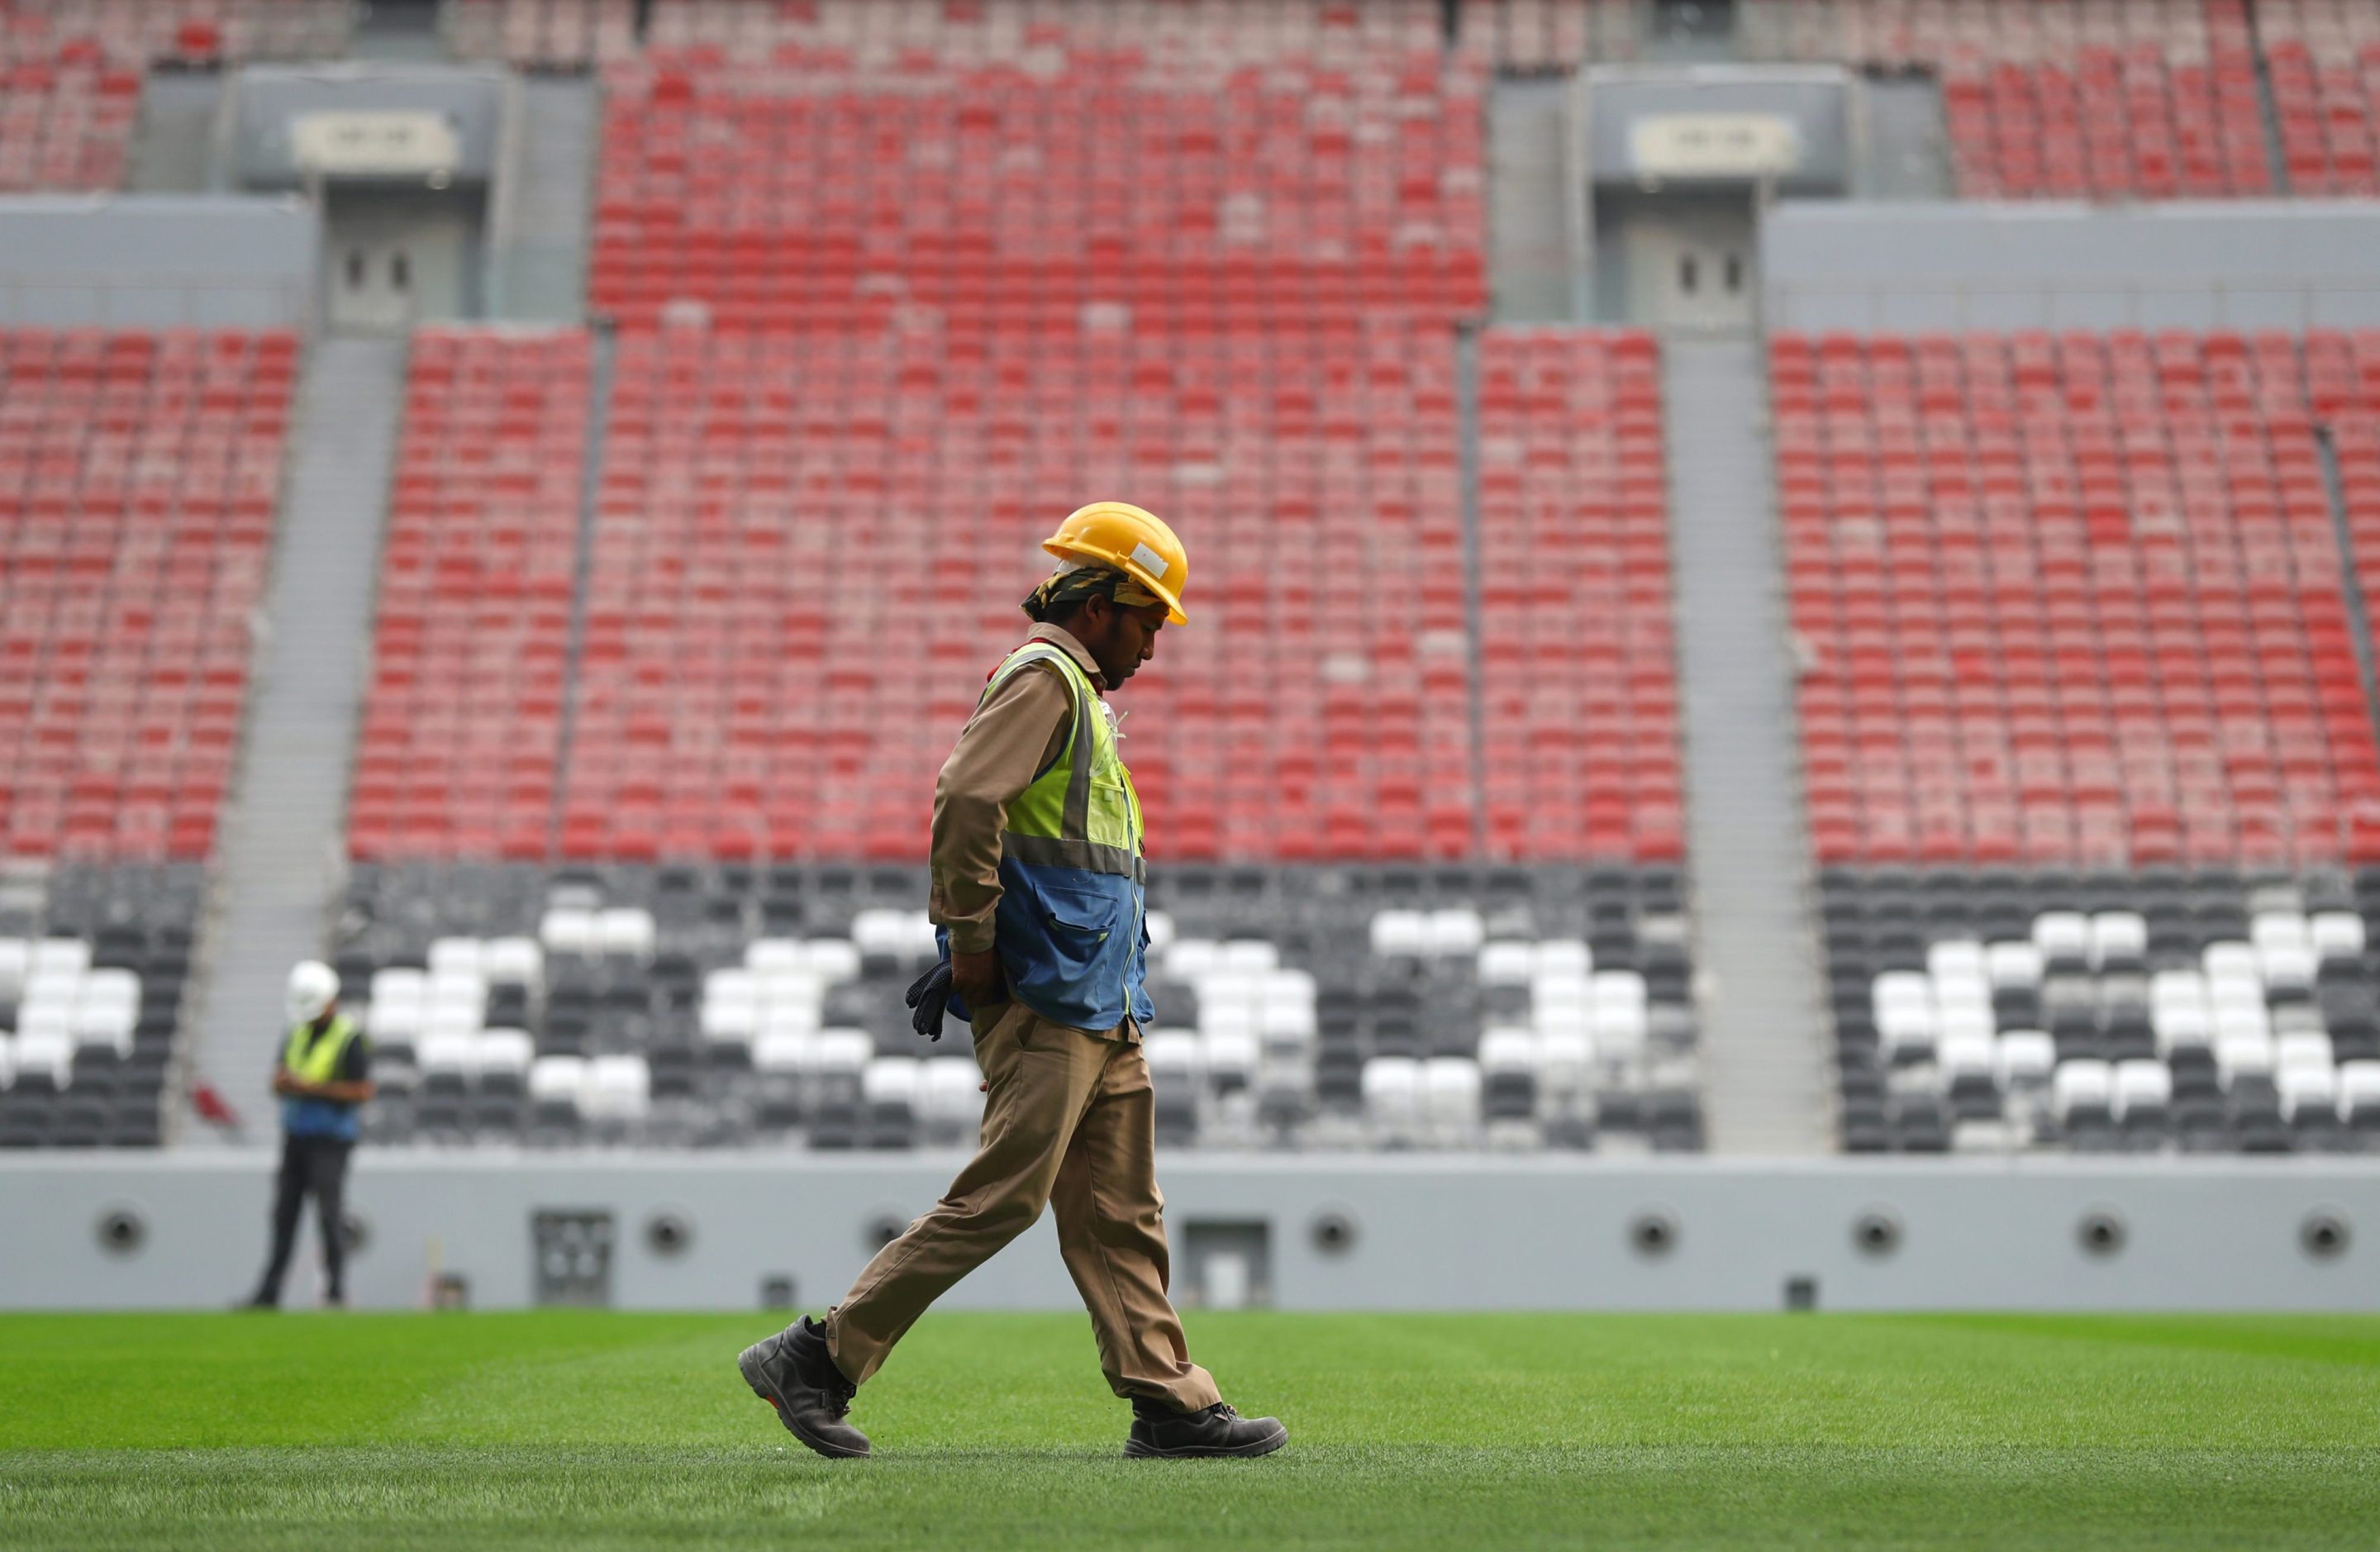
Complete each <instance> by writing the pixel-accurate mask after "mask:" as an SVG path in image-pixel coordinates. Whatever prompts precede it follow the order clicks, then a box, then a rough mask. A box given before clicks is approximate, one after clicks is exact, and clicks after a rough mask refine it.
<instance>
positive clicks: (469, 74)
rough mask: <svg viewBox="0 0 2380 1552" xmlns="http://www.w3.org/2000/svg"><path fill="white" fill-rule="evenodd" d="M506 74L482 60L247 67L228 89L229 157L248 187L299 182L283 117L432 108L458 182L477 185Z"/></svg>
mask: <svg viewBox="0 0 2380 1552" xmlns="http://www.w3.org/2000/svg"><path fill="white" fill-rule="evenodd" d="M510 80H511V78H510V76H509V75H507V74H506V73H505V72H504V70H503V69H501V68H499V67H495V66H490V65H444V66H440V65H252V66H249V67H248V68H247V69H244V70H242V71H241V72H240V73H239V79H238V82H237V86H236V87H235V89H234V90H235V91H236V92H237V101H236V103H235V106H234V109H233V115H234V116H233V124H232V137H231V139H232V143H231V148H230V151H231V161H232V166H233V169H234V175H233V176H234V178H235V180H236V181H237V183H238V184H239V185H240V186H241V187H243V188H295V187H297V185H298V184H299V183H300V182H301V181H302V175H301V174H300V172H299V170H298V168H297V164H296V162H295V160H294V157H293V154H292V148H291V142H290V135H289V123H290V120H291V119H292V118H293V117H295V116H296V115H299V114H307V113H383V112H395V111H413V112H427V113H436V114H439V115H443V117H444V118H445V119H446V120H447V122H448V123H449V124H450V125H452V126H453V127H454V129H455V137H456V139H457V141H458V142H459V150H460V152H461V158H460V160H459V161H458V162H457V163H456V164H455V167H454V168H453V169H452V176H453V177H454V178H455V181H456V182H458V183H481V182H485V181H487V179H488V178H489V177H491V176H492V175H493V173H494V170H495V167H496V165H497V159H498V147H499V141H500V139H501V137H502V135H503V131H504V96H505V92H506V91H507V89H508V86H509V83H510Z"/></svg>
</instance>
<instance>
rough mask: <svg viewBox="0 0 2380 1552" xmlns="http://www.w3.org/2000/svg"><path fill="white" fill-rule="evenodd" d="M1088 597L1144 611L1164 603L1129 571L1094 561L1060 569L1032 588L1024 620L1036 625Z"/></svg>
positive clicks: (1026, 604)
mask: <svg viewBox="0 0 2380 1552" xmlns="http://www.w3.org/2000/svg"><path fill="white" fill-rule="evenodd" d="M1089 598H1103V599H1112V600H1114V601H1115V602H1117V603H1118V604H1121V605H1122V606H1123V607H1124V608H1126V609H1145V608H1147V607H1148V606H1150V605H1151V604H1154V605H1157V606H1158V607H1160V608H1162V607H1163V606H1164V603H1165V600H1163V599H1161V598H1159V597H1158V596H1157V595H1156V594H1155V593H1152V592H1150V591H1149V590H1148V589H1147V588H1144V587H1142V586H1141V585H1140V584H1139V582H1138V581H1136V580H1135V579H1134V577H1133V576H1132V575H1131V573H1129V572H1124V571H1119V570H1118V569H1117V568H1115V567H1114V566H1111V565H1100V564H1097V563H1095V562H1093V563H1083V564H1075V565H1068V566H1060V567H1059V568H1058V569H1057V570H1056V571H1055V572H1052V573H1051V574H1050V579H1049V580H1048V581H1046V582H1044V583H1042V584H1041V586H1039V587H1038V588H1034V589H1033V593H1032V596H1031V597H1029V598H1027V599H1026V600H1025V617H1026V619H1028V620H1030V621H1032V622H1033V623H1034V624H1040V623H1041V622H1042V621H1044V620H1046V619H1048V618H1049V617H1050V612H1051V611H1052V610H1055V609H1058V608H1060V607H1061V606H1062V605H1065V604H1069V603H1075V602H1077V601H1079V600H1083V599H1089Z"/></svg>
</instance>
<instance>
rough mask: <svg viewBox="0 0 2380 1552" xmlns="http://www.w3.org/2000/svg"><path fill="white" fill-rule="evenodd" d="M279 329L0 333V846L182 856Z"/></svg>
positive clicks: (213, 704)
mask: <svg viewBox="0 0 2380 1552" xmlns="http://www.w3.org/2000/svg"><path fill="white" fill-rule="evenodd" d="M296 373H297V340H296V339H295V337H293V336H291V335H288V334H282V333H261V334H260V333H212V334H200V333H185V332H170V333H128V332H117V333H106V332H102V331H97V330H73V331H46V330H16V331H0V854H8V855H20V856H22V855H38V856H46V855H60V856H69V857H76V858H83V859H110V858H138V859H149V860H154V859H162V858H164V857H168V856H172V857H193V858H195V857H203V856H205V855H208V854H209V852H210V851H211V850H212V847H213V843H214V827H215V819H216V812H217V809H218V808H219V806H221V803H222V799H223V794H224V790H225V783H226V782H228V781H229V779H230V774H231V767H232V760H233V758H234V755H235V752H236V745H237V735H238V728H239V716H240V706H241V700H242V697H243V693H244V691H245V687H246V685H247V681H248V667H249V614H250V612H251V610H253V608H254V607H255V605H256V603H257V601H258V600H259V598H260V596H261V590H262V586H263V581H264V572H265V566H266V564H267V560H268V557H269V555H270V553H271V543H272V534H273V510H274V504H275V502H276V500H277V497H278V494H279V487H280V482H281V461H282V455H283V445H284V441H285V429H286V423H287V417H288V411H289V400H290V395H291V389H292V383H293V381H294V379H295V376H296Z"/></svg>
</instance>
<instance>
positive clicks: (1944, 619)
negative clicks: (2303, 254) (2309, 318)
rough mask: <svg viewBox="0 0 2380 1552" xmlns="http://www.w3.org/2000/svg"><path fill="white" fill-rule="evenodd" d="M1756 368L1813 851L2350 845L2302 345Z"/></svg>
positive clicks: (1844, 858) (1985, 345) (2196, 340)
mask: <svg viewBox="0 0 2380 1552" xmlns="http://www.w3.org/2000/svg"><path fill="white" fill-rule="evenodd" d="M1773 362H1774V366H1773V381H1774V394H1775V406H1776V413H1777V449H1778V451H1777V459H1778V479H1779V502H1780V505H1781V509H1782V512H1783V517H1784V524H1785V531H1786V543H1787V557H1788V567H1789V573H1790V575H1789V584H1790V587H1791V595H1792V599H1793V624H1794V628H1795V630H1796V631H1797V632H1798V633H1799V634H1800V636H1801V637H1802V640H1803V645H1804V648H1805V649H1806V650H1807V651H1808V652H1809V653H1810V654H1811V661H1810V662H1809V663H1808V664H1807V672H1806V673H1804V675H1803V685H1802V696H1801V702H1802V718H1803V739H1804V743H1805V749H1806V755H1807V764H1808V771H1809V777H1808V781H1809V800H1810V808H1811V823H1812V829H1813V832H1814V836H1815V843H1816V846H1817V849H1818V855H1819V857H1820V859H1821V860H1822V861H1824V862H1828V863H1839V862H1852V861H1866V862H1904V861H1923V862H1937V863H1979V864H1986V865H1989V864H2010V863H2016V862H2019V861H2023V862H2028V863H2036V864H2039V863H2052V864H2059V865H2066V866H2078V865H2079V866H2109V865H2123V864H2126V863H2136V864H2143V865H2148V864H2173V863H2188V864H2212V863H2245V864H2248V865H2251V866H2258V867H2288V866H2303V865H2312V864H2319V863H2335V862H2337V861H2338V860H2339V859H2340V858H2341V856H2342V855H2348V849H2349V848H2350V840H2352V848H2351V849H2352V854H2353V855H2355V856H2357V857H2358V858H2359V859H2361V858H2362V857H2364V856H2367V855H2372V848H2373V846H2374V843H2375V840H2380V838H2374V837H2372V836H2368V835H2366V836H2362V837H2361V838H2351V837H2350V834H2349V830H2348V827H2349V825H2350V819H2351V818H2352V817H2353V815H2354V813H2355V811H2356V810H2357V808H2358V807H2359V806H2364V805H2369V804H2371V803H2373V802H2374V800H2375V799H2380V763H2375V755H2374V746H2373V741H2372V728H2371V721H2370V715H2369V709H2368V707H2367V705H2366V702H2365V698H2364V690H2363V686H2362V681H2361V679H2360V676H2359V673H2358V670H2357V666H2356V661H2355V656H2354V649H2353V646H2352V639H2351V636H2350V630H2351V626H2350V617H2349V612H2348V604H2347V599H2346V595H2345V592H2344V590H2343V588H2342V566H2341V561H2340V556H2339V552H2338V542H2337V539H2336V537H2335V535H2334V533H2333V530H2332V526H2331V515H2330V510H2329V495H2328V491H2327V489H2326V487H2325V479H2324V474H2323V469H2322V463H2321V455H2320V449H2319V448H2318V446H2317V444H2316V442H2315V438H2314V436H2313V423H2312V420H2311V418H2310V417H2309V414H2308V410H2307V406H2306V390H2305V384H2304V380H2303V377H2302V370H2303V369H2302V363H2301V355H2300V346H2299V344H2298V343H2297V342H2296V341H2295V340H2294V339H2292V338H2290V337H2289V336H2286V335H2258V336H2255V337H2254V338H2253V339H2250V338H2246V337H2243V336H2240V335H2238V334H2226V333H2216V334H2210V335H2205V336H2196V335H2190V334H2182V333H2162V334H2158V335H2156V336H2155V337H2150V336H2147V335H2143V334H2140V333H2116V334H2111V335H2096V334H2062V335H2058V336H2051V335H2049V334H2046V333H2025V334H2016V335H2012V336H2006V337H2002V336H1990V335H1969V336H1963V337H1958V338H1953V337H1949V336H1926V337H1921V338H1917V339H1908V338H1900V337H1890V336H1886V337H1877V338H1873V339H1866V340H1859V339H1853V338H1851V337H1849V336H1843V337H1834V336H1829V337H1828V338H1825V339H1822V340H1817V341H1813V340H1810V339H1808V338H1805V337H1801V336H1793V335H1780V336H1779V337H1778V338H1777V339H1776V340H1775V341H1774V347H1773Z"/></svg>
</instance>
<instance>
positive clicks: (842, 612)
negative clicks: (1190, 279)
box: [498, 320, 1475, 860]
mask: <svg viewBox="0 0 2380 1552" xmlns="http://www.w3.org/2000/svg"><path fill="white" fill-rule="evenodd" d="M1454 372H1455V364H1454V350H1453V342H1452V339H1451V336H1450V335H1449V334H1447V333H1443V332H1440V331H1439V330H1436V329H1433V328H1428V327H1414V328H1407V327H1403V326H1401V325H1400V324H1399V323H1397V322H1396V321H1393V320H1381V321H1376V322H1370V323H1367V324H1366V326H1365V327H1364V328H1363V329H1361V330H1360V331H1357V332H1356V333H1354V334H1352V335H1349V336H1343V337H1342V336H1341V335H1339V334H1337V333H1330V332H1324V331H1305V330H1293V329H1282V330H1279V331H1275V332H1273V333H1269V334H1267V335H1263V336H1233V337H1231V338H1229V339H1198V338H1190V337H1185V336H1182V335H1176V334H1170V333H1168V334H1158V335H1154V336H1152V335H1149V334H1146V333H1140V332H1138V331H1122V330H1112V331H1110V330H1094V331H1089V332H1086V333H1079V334H1073V335H1067V336H1049V337H1042V338H1038V339H1035V340H1030V341H1026V340H1010V339H1008V338H1005V337H1003V336H973V337H959V336H953V335H951V334H948V333H942V332H941V331H937V330H934V329H931V328H927V327H919V328H916V329H912V330H905V331H899V332H894V333H888V334H886V335H884V336H882V337H880V338H877V339H862V338H857V337H854V336H845V335H815V334H814V335H803V336H795V337H790V338H789V337H783V336H755V335H728V334H705V333H692V332H684V331H665V332H662V333H654V334H643V335H634V336H630V337H628V338H626V339H624V340H623V342H622V344H621V346H620V354H619V359H618V363H617V369H616V374H615V378H614V384H613V398H612V406H611V419H610V424H609V429H608V432H607V435H606V438H605V443H604V453H603V471H602V484H601V490H600V491H599V493H598V495H597V510H596V520H595V525H594V529H593V540H592V542H593V552H592V555H591V557H590V564H589V575H588V581H587V600H586V635H585V646H584V651H583V654H582V658H581V662H580V669H579V675H578V679H577V685H576V687H575V694H576V697H577V705H576V714H575V717H574V719H573V721H572V740H571V747H570V749H569V750H568V752H567V771H568V775H567V782H568V786H567V792H566V795H565V802H564V807H563V812H562V819H561V847H562V851H563V854H564V855H568V856H573V857H586V858H600V857H623V858H632V859H651V858H654V857H662V858H674V857H710V856H815V857H867V858H889V859H905V858H915V857H918V856H921V855H923V852H924V849H925V836H926V821H927V818H928V815H929V810H930V800H931V782H932V777H933V772H934V770H935V769H936V768H937V766H938V765H939V763H940V761H941V758H942V756H943V755H944V754H945V753H946V752H947V751H948V748H949V746H950V743H951V741H952V739H953V737H954V736H955V735H956V734H957V732H958V729H959V727H960V726H961V724H962V723H964V722H965V719H966V717H967V714H968V712H969V710H970V709H972V707H973V704H974V701H975V698H976V696H977V692H978V690H979V688H980V685H981V684H982V680H983V675H984V674H985V673H988V672H989V671H990V667H991V665H992V664H993V663H995V662H997V661H999V659H1000V657H1001V656H1002V654H1003V653H1004V652H1006V651H1007V650H1008V649H1010V648H1011V647H1013V646H1014V644H1015V643H1016V642H1017V641H1018V640H1020V639H1021V638H1022V637H1023V635H1024V632H1025V630H1026V621H1025V619H1024V617H1023V615H1022V614H1021V613H1020V612H1018V609H1017V602H1018V600H1021V599H1022V598H1023V597H1024V596H1025V594H1026V592H1027V591H1029V590H1030V588H1031V587H1032V586H1033V584H1034V583H1035V582H1037V581H1038V580H1039V579H1040V576H1041V575H1042V571H1043V568H1044V567H1046V566H1047V565H1048V564H1049V562H1048V560H1047V558H1046V557H1044V556H1043V555H1042V554H1041V553H1040V552H1039V549H1038V540H1040V539H1041V538H1043V537H1044V536H1046V535H1047V534H1048V532H1049V531H1050V527H1052V526H1053V525H1054V523H1055V520H1056V518H1057V517H1058V516H1059V515H1062V512H1063V510H1064V508H1065V506H1066V505H1067V504H1068V503H1069V502H1072V501H1075V500H1078V499H1087V497H1088V496H1090V495H1092V494H1097V493H1101V492H1105V493H1109V494H1113V495H1116V496H1119V497H1122V498H1124V499H1135V498H1137V499H1140V500H1143V501H1147V502H1150V503H1153V504H1154V505H1155V506H1156V507H1157V508H1158V509H1160V511H1161V512H1162V513H1163V515H1166V516H1167V517H1168V518H1169V519H1170V520H1171V521H1172V523H1173V524H1174V525H1175V526H1176V527H1178V528H1179V529H1180V530H1181V531H1183V532H1184V533H1186V534H1190V535H1193V536H1195V537H1194V538H1193V539H1192V541H1191V542H1192V549H1193V553H1194V554H1195V555H1196V566H1197V581H1196V583H1195V584H1194V588H1193V593H1192V599H1191V608H1192V612H1193V618H1194V624H1191V625H1190V626H1188V627H1187V628H1184V629H1181V630H1179V631H1168V632H1167V633H1166V634H1165V636H1164V637H1163V638H1162V640H1161V642H1160V649H1159V653H1158V659H1157V661H1156V662H1155V664H1154V665H1153V666H1152V667H1151V668H1150V669H1149V670H1148V671H1147V673H1144V674H1143V675H1142V676H1141V677H1140V678H1139V679H1137V680H1135V683H1134V684H1133V685H1132V686H1131V688H1130V690H1129V691H1128V692H1127V693H1126V694H1125V695H1124V696H1123V697H1122V698H1121V701H1120V705H1121V707H1122V709H1124V711H1125V712H1126V721H1125V734H1126V737H1127V739H1128V745H1127V758H1128V759H1129V760H1130V762H1131V765H1132V769H1133V773H1134V776H1135V781H1136V782H1137V783H1138V786H1139V791H1140V794H1141V797H1142V800H1143V803H1144V805H1145V806H1146V809H1147V814H1148V831H1149V836H1150V845H1151V848H1152V851H1153V852H1154V854H1155V855H1160V856H1164V857H1170V858H1182V859H1209V858H1216V857H1230V858H1248V859H1252V860H1269V859H1274V858H1282V859H1309V858H1316V857H1349V858H1354V857H1374V858H1378V857H1420V856H1424V855H1437V856H1468V855H1473V853H1474V852H1475V804H1474V801H1473V798H1472V793H1473V789H1474V785H1475V776H1474V772H1473V764H1472V744H1471V687H1470V678H1471V670H1470V666H1469V657H1470V650H1471V647H1470V641H1469V637H1468V634H1467V630H1466V624H1465V610H1466V597H1465V595H1466V584H1465V566H1464V561H1463V516H1462V503H1461V491H1460V479H1461V475H1460V468H1459V459H1458V455H1457V450H1456V437H1455V395H1454ZM1052 491H1067V492H1073V494H1070V495H1068V496H1065V497H1063V498H1055V497H1052V495H1051V494H1050V492H1052ZM889 642H898V643H899V644H900V646H899V648H898V649H889V648H888V645H887V644H888V643H889ZM888 713H889V714H888ZM498 731H499V732H500V733H504V732H506V731H508V730H504V729H499V730H498Z"/></svg>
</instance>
